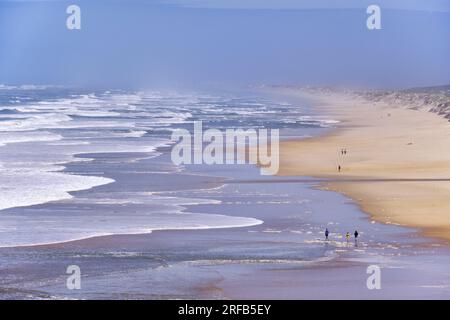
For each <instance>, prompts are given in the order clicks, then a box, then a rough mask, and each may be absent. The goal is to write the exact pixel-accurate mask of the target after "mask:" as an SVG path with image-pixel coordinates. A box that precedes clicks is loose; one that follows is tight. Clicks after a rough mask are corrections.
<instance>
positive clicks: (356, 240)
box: [353, 230, 359, 243]
mask: <svg viewBox="0 0 450 320" xmlns="http://www.w3.org/2000/svg"><path fill="white" fill-rule="evenodd" d="M353 235H354V236H355V243H356V242H358V236H359V233H358V230H355V233H354V234H353Z"/></svg>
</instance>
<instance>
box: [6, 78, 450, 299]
mask: <svg viewBox="0 0 450 320" xmlns="http://www.w3.org/2000/svg"><path fill="white" fill-rule="evenodd" d="M314 110H315V109H314V103H313V102H312V101H308V100H300V99H296V100H292V99H288V98H285V97H280V96H272V95H268V94H267V95H265V94H261V93H256V92H251V91H249V92H238V93H214V94H213V93H210V94H204V93H179V92H144V91H125V90H111V91H91V90H82V89H69V88H57V87H25V88H24V87H3V88H1V89H0V188H1V190H0V191H1V192H0V210H1V211H0V279H1V280H0V288H1V290H0V294H1V297H2V298H14V299H41V298H42V299H52V298H56V299H66V298H81V299H85V298H91V299H129V298H130V299H164V298H228V297H233V296H238V297H244V298H245V297H256V298H257V297H266V298H274V297H275V298H277V297H287V298H292V297H304V296H305V295H306V294H307V291H308V290H307V289H308V285H305V283H303V284H302V285H304V288H303V289H302V286H300V285H299V286H298V288H297V287H296V288H297V290H294V289H293V288H292V285H291V284H292V283H295V281H296V280H295V279H302V277H301V275H302V274H303V273H302V272H310V271H307V270H314V272H318V274H317V275H316V274H315V275H314V277H319V278H320V277H325V278H326V277H329V274H328V273H326V272H325V271H321V270H323V267H324V266H327V265H328V266H329V268H331V270H334V269H333V268H336V266H340V267H342V265H341V264H344V265H345V266H347V269H345V268H344V269H345V270H348V272H345V274H344V275H341V274H340V273H339V272H337V271H335V272H336V274H340V276H339V278H341V279H343V280H341V282H339V281H338V282H337V284H336V285H335V289H334V290H335V291H333V290H332V291H331V293H330V294H333V293H334V294H336V295H337V294H338V292H340V291H341V290H342V288H345V290H348V289H349V288H350V289H351V293H352V294H354V295H356V296H361V295H362V296H367V297H376V298H377V297H380V295H381V294H380V293H379V292H378V293H377V292H369V291H368V290H367V288H366V282H365V279H366V277H367V274H366V267H367V266H368V265H373V264H376V265H380V266H381V267H383V268H385V270H387V271H386V273H385V274H386V278H388V279H400V280H395V281H394V280H393V281H392V282H391V286H392V288H391V289H386V290H385V291H383V294H385V295H386V296H387V297H389V296H401V297H404V296H407V297H416V296H419V297H421V296H424V295H427V294H428V295H432V296H435V297H443V296H446V295H448V292H449V286H448V283H449V278H450V275H449V273H448V272H447V271H446V269H447V268H446V265H448V264H447V263H448V252H447V251H446V250H447V249H446V248H445V247H443V246H440V245H438V244H436V243H434V242H431V241H430V240H428V239H423V238H421V237H420V236H418V234H417V233H416V232H415V230H412V229H409V228H403V227H400V226H395V225H382V224H379V223H377V222H375V221H371V219H370V217H369V216H367V215H366V214H364V213H363V212H361V210H360V209H359V208H358V207H357V206H356V205H355V204H354V203H353V202H352V201H351V200H350V199H348V198H346V197H344V196H342V195H339V194H336V193H333V192H329V191H324V190H319V189H317V188H316V187H317V186H318V185H319V183H320V181H319V180H317V179H313V178H309V177H268V176H261V175H260V172H259V170H258V168H256V167H255V166H253V165H250V164H243V165H236V164H234V165H205V164H201V165H180V166H176V165H174V164H173V163H172V161H171V158H170V150H171V146H172V145H173V144H174V141H171V134H172V132H173V131H174V130H178V129H187V130H193V123H194V122H195V121H202V122H203V126H204V129H208V128H213V129H219V130H225V129H227V128H233V129H239V128H241V129H249V128H252V129H258V128H271V129H279V130H280V134H281V139H282V140H287V139H299V138H305V137H310V136H316V135H319V134H324V133H326V132H327V131H328V130H331V129H333V127H334V126H335V125H336V122H335V121H334V120H333V119H329V118H327V117H326V116H324V115H319V114H317V113H316V112H315V111H314ZM325 228H328V229H329V230H330V231H331V237H330V238H331V240H330V241H329V242H324V239H323V238H324V236H323V232H324V230H325ZM353 230H358V231H359V232H360V234H361V240H360V242H359V243H353V242H350V243H347V242H346V241H345V239H344V238H343V234H345V232H348V231H350V232H353ZM74 240H78V241H74ZM418 256H420V257H421V258H420V263H419V262H417V257H418ZM427 259H428V260H427ZM436 261H438V262H436ZM427 263H428V265H427ZM69 265H77V266H79V267H80V269H81V271H82V275H83V276H82V289H81V290H69V289H68V288H67V286H66V278H67V274H66V268H67V266H69ZM315 266H317V267H318V266H321V268H315ZM424 266H427V267H424ZM430 266H432V268H433V269H434V270H437V271H436V272H435V273H434V274H429V273H428V272H425V271H426V270H429V268H428V267H430ZM355 268H356V269H355ZM405 268H406V269H405ZM277 270H278V271H280V270H284V271H286V270H288V271H289V272H292V270H294V271H296V272H297V271H298V272H300V274H295V276H294V278H292V275H291V274H290V273H289V272H288V273H275V274H274V275H273V278H270V277H269V279H267V275H266V274H267V273H268V272H272V271H274V272H276V271H277ZM327 270H328V269H327ZM339 270H341V269H339ZM355 270H356V271H355ZM321 272H322V273H321ZM327 272H328V271H327ZM249 275H252V276H249ZM286 275H289V278H288V279H289V281H290V282H291V284H290V285H288V287H289V288H288V289H289V290H284V289H286V288H284V289H283V286H286V284H283V279H285V280H286ZM309 276H310V275H308V277H309ZM352 277H354V278H352ZM402 277H404V278H405V277H406V280H408V281H411V282H410V284H409V285H410V286H412V287H414V288H422V289H421V290H419V289H418V290H417V291H414V290H412V291H411V292H408V293H402V292H403V290H401V288H403V287H404V286H403V287H402V285H401V283H402V281H406V280H405V279H403V278H402ZM230 279H231V282H230ZM252 279H253V281H252ZM327 279H328V282H326V283H324V284H323V286H324V290H323V292H321V294H323V295H326V293H327V292H329V291H328V290H326V288H327V286H328V285H327V283H328V284H329V283H333V279H331V278H327ZM262 280H264V281H266V282H268V283H269V284H268V285H270V286H273V287H274V288H276V289H274V290H275V291H273V293H272V294H273V295H272V296H271V295H270V293H269V292H268V293H267V295H266V296H264V295H262V294H263V291H261V290H259V289H258V288H259V287H260V285H261V281H262ZM233 281H236V282H239V281H242V283H244V282H245V281H247V282H248V281H250V282H249V283H247V286H246V289H245V290H244V289H242V294H243V295H242V296H240V295H239V294H240V293H239V294H237V295H236V290H235V289H234V290H232V289H229V288H230V287H232V288H235V287H236V283H233ZM336 281H337V280H336ZM352 281H354V283H355V285H354V286H349V283H352ZM277 286H279V288H278V287H277ZM421 286H422V287H421ZM387 287H388V288H389V285H388V286H387ZM283 290H284V291H283ZM430 290H431V293H427V292H430ZM245 292H248V296H245V294H244V293H245ZM283 292H284V293H283ZM284 294H285V295H286V296H284ZM316 294H317V293H316ZM349 294H350V292H346V294H345V296H347V295H349ZM370 295H373V296H370ZM350 296H351V295H350Z"/></svg>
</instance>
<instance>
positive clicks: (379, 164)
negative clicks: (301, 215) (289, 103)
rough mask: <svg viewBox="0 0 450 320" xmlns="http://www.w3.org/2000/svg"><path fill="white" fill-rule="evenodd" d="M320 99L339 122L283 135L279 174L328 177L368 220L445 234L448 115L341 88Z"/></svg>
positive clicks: (449, 217)
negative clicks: (321, 131) (314, 133)
mask: <svg viewBox="0 0 450 320" xmlns="http://www.w3.org/2000/svg"><path fill="white" fill-rule="evenodd" d="M282 91H283V93H284V94H289V95H298V96H300V95H303V96H304V94H302V93H300V92H299V91H295V90H294V89H285V90H282ZM320 101H321V102H323V105H321V106H320V107H319V109H320V111H321V112H323V113H324V114H327V115H329V116H330V117H332V118H333V119H336V120H339V121H340V124H339V125H338V128H337V129H336V130H334V131H333V132H331V133H330V134H327V135H325V136H321V137H315V138H309V139H303V140H296V141H286V142H283V143H281V146H280V171H279V175H284V176H292V175H298V176H313V177H320V178H328V179H331V181H330V182H326V183H324V185H323V187H324V188H326V189H329V190H334V191H337V192H340V193H343V194H345V195H347V196H349V197H350V198H352V199H353V200H354V201H356V203H358V204H359V205H360V207H361V208H362V210H363V211H364V212H367V213H369V214H370V215H371V216H372V217H373V219H374V220H377V221H380V222H383V223H393V224H400V225H404V226H410V227H415V228H419V229H420V230H422V231H423V233H424V235H426V236H431V237H437V238H440V239H443V240H445V241H446V242H448V241H450V123H449V122H448V121H447V120H446V119H444V118H442V117H440V116H438V115H436V114H434V113H430V112H427V111H424V110H419V111H417V110H411V109H408V108H407V106H404V107H399V106H392V105H391V106H390V105H386V104H383V103H380V102H378V103H373V102H368V101H364V100H362V99H358V98H355V99H353V98H349V97H344V96H328V97H325V96H324V97H321V100H320ZM343 148H346V149H347V154H346V155H342V154H341V149H343ZM339 165H340V166H341V167H342V170H341V172H338V166H339Z"/></svg>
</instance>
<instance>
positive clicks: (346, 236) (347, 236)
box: [345, 232, 350, 243]
mask: <svg viewBox="0 0 450 320" xmlns="http://www.w3.org/2000/svg"><path fill="white" fill-rule="evenodd" d="M345 239H347V243H348V239H350V232H347V233H346V234H345Z"/></svg>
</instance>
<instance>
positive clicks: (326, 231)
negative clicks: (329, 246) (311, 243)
mask: <svg viewBox="0 0 450 320" xmlns="http://www.w3.org/2000/svg"><path fill="white" fill-rule="evenodd" d="M329 234H330V232H329V231H328V228H327V229H325V240H328V235H329Z"/></svg>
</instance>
